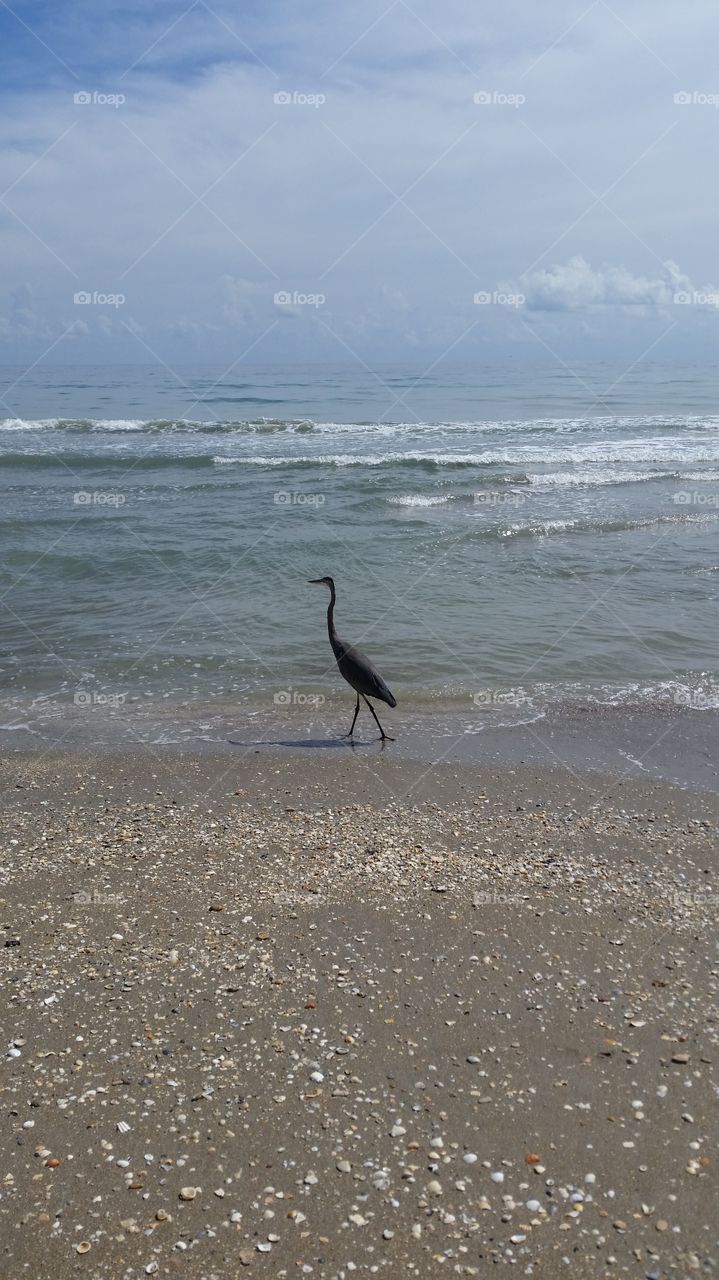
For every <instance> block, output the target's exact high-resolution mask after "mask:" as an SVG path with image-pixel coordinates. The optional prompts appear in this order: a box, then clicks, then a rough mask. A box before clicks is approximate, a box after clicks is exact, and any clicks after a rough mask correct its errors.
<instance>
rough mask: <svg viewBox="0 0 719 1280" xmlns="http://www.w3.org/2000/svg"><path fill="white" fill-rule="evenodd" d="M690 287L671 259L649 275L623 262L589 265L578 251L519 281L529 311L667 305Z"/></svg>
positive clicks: (686, 278)
mask: <svg viewBox="0 0 719 1280" xmlns="http://www.w3.org/2000/svg"><path fill="white" fill-rule="evenodd" d="M519 288H520V286H519V285H518V286H517V289H519ZM691 288H692V286H691V282H690V281H689V279H688V277H687V276H686V275H684V274H683V273H682V272H681V271H680V269H679V267H677V265H676V264H675V263H673V262H668V263H667V264H666V266H665V268H664V270H663V271H662V272H661V273H660V274H659V275H657V276H654V277H653V278H651V277H648V276H640V275H634V274H633V273H632V272H631V271H630V270H628V269H627V268H626V267H624V266H606V267H600V268H595V267H592V266H591V265H590V264H589V263H588V262H587V261H586V259H585V258H583V257H582V256H581V255H580V254H577V255H576V256H574V257H572V258H570V259H569V261H568V262H566V263H564V264H556V265H554V266H551V267H547V268H542V269H538V270H536V271H532V272H530V273H529V274H528V275H526V276H523V277H522V282H521V289H522V291H523V292H524V294H525V297H526V305H527V307H528V308H529V309H530V311H585V310H589V309H592V308H596V307H649V308H656V307H666V306H669V305H671V304H672V303H673V302H674V294H675V293H676V292H677V291H678V290H682V289H691Z"/></svg>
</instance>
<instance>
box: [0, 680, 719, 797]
mask: <svg viewBox="0 0 719 1280" xmlns="http://www.w3.org/2000/svg"><path fill="white" fill-rule="evenodd" d="M380 714H381V718H382V722H383V724H384V725H385V728H386V730H387V732H389V733H392V734H394V735H395V741H393V742H388V743H387V744H386V745H385V747H384V748H383V747H382V744H381V743H380V742H379V741H378V740H377V739H376V737H374V736H373V734H374V732H375V731H374V725H373V724H371V722H370V718H369V713H368V712H367V713H366V714H365V717H364V718H362V717H360V720H359V721H358V725H357V733H356V735H355V738H354V740H353V742H352V743H350V742H349V741H348V740H347V739H346V738H343V737H342V735H343V734H344V733H345V732H346V730H347V727H348V724H349V721H350V719H351V702H350V701H348V699H347V698H346V697H343V696H342V695H341V694H340V695H339V696H337V697H335V696H334V695H330V698H328V700H327V703H326V705H322V706H320V707H304V706H301V707H291V708H286V707H284V706H283V707H276V706H274V707H271V708H270V709H268V708H267V706H266V705H260V706H258V705H255V704H250V705H249V707H248V705H247V704H246V703H243V702H242V701H239V702H238V703H237V704H235V705H232V704H231V703H229V702H228V703H227V704H226V705H221V706H217V707H213V706H207V705H203V706H202V707H200V708H198V707H197V706H196V705H195V706H193V705H192V704H168V703H165V704H163V705H162V706H159V707H157V706H144V707H140V708H138V707H135V706H134V705H129V704H128V705H127V706H124V705H123V706H120V707H118V708H117V709H115V710H114V711H108V710H107V708H106V707H105V706H102V705H100V706H98V705H92V706H90V707H75V708H73V709H72V711H71V712H67V711H65V712H64V713H62V714H61V713H60V712H57V713H53V715H52V716H51V717H49V718H48V719H47V720H46V721H45V722H43V723H42V724H40V721H36V724H38V726H39V727H37V728H36V727H33V725H32V724H31V723H30V722H29V721H28V720H25V719H23V715H22V712H21V713H19V714H17V715H16V716H15V717H14V718H13V717H9V718H8V717H5V718H4V722H2V723H0V750H1V751H2V752H3V753H4V754H5V755H6V756H7V757H9V758H22V757H24V756H25V755H28V756H31V755H37V756H42V755H43V754H45V753H46V752H48V751H49V752H53V753H54V752H58V751H59V752H64V751H70V752H72V751H76V752H83V751H91V752H92V753H93V754H95V755H97V756H98V757H103V756H106V755H110V756H112V755H115V754H118V755H120V754H129V755H132V754H133V753H135V752H138V751H144V752H145V753H146V754H147V756H148V760H155V761H158V762H159V761H161V760H162V759H163V757H165V756H169V757H172V758H174V757H181V756H183V755H187V754H189V755H203V756H204V755H207V756H209V757H215V756H216V757H218V758H220V759H223V760H226V761H227V767H228V768H230V767H231V766H232V760H233V758H234V760H235V761H236V763H237V764H238V766H239V764H240V763H241V761H242V760H243V759H244V758H245V757H246V756H252V755H253V754H255V753H256V752H260V753H262V754H263V755H268V756H272V757H276V758H277V759H288V760H290V761H292V762H294V761H296V760H300V759H303V758H305V757H308V758H311V757H312V756H318V755H322V756H323V757H326V758H329V757H330V756H333V757H334V756H343V757H348V758H350V757H351V758H353V759H354V760H359V759H361V758H363V757H369V758H375V757H379V756H381V758H382V759H383V760H392V761H396V762H397V763H404V764H408V765H409V764H414V763H417V764H424V765H425V766H430V767H431V766H434V765H436V764H441V763H444V764H450V765H452V766H456V767H459V768H462V767H467V768H475V769H476V768H479V769H487V768H489V769H496V770H500V769H502V768H522V767H526V768H533V769H538V770H557V769H558V770H562V769H564V770H567V771H568V772H570V773H576V774H580V775H583V774H587V773H599V774H606V775H607V776H609V777H615V778H619V777H623V778H637V779H638V778H645V779H654V780H656V781H659V782H665V783H668V784H670V785H673V786H680V787H684V788H687V789H688V790H693V791H697V792H710V793H717V792H719V763H718V762H719V710H717V709H715V708H711V707H710V708H706V709H701V710H699V709H696V710H695V709H691V708H688V707H676V706H670V705H666V704H649V705H620V706H602V705H597V704H592V703H587V702H579V703H572V704H563V703H555V704H551V703H550V704H546V705H544V706H537V707H531V708H527V707H524V706H519V707H516V706H515V707H512V706H501V707H492V708H489V709H488V708H486V707H481V708H476V707H474V708H472V709H471V711H463V710H461V709H459V708H458V707H457V706H456V705H454V704H452V703H442V702H441V701H438V702H436V703H433V704H431V705H427V706H424V707H417V706H410V707H409V708H407V707H403V706H402V705H400V707H399V708H397V709H396V710H394V711H388V710H387V708H380Z"/></svg>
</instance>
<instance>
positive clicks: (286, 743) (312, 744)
mask: <svg viewBox="0 0 719 1280" xmlns="http://www.w3.org/2000/svg"><path fill="white" fill-rule="evenodd" d="M227 741H228V743H229V744H230V746H232V747H302V748H303V749H304V750H310V751H326V750H332V749H333V748H335V749H336V748H344V749H345V750H350V751H356V750H357V748H358V747H376V746H377V745H378V744H379V747H380V750H381V751H384V747H385V743H384V740H383V739H382V738H369V739H368V740H367V741H366V742H363V741H361V740H351V739H349V738H260V739H259V740H258V741H257V742H242V741H241V740H240V739H239V738H228V739H227Z"/></svg>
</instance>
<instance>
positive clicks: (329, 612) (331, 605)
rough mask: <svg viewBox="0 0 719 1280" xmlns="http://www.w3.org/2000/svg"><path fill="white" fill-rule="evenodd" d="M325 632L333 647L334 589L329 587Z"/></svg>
mask: <svg viewBox="0 0 719 1280" xmlns="http://www.w3.org/2000/svg"><path fill="white" fill-rule="evenodd" d="M327 632H328V634H329V638H330V644H331V645H332V646H333V647H334V645H335V644H336V643H337V632H336V631H335V589H334V587H330V602H329V604H328V605H327Z"/></svg>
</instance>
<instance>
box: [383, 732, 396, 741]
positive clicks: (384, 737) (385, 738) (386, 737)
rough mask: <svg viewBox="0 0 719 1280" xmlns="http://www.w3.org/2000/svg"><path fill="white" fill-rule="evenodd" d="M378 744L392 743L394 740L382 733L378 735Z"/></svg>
mask: <svg viewBox="0 0 719 1280" xmlns="http://www.w3.org/2000/svg"><path fill="white" fill-rule="evenodd" d="M380 742H394V738H390V736H389V734H388V733H383V734H381V735H380Z"/></svg>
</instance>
